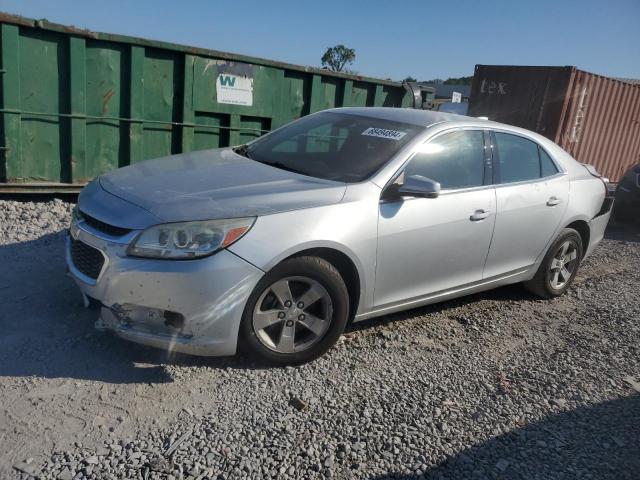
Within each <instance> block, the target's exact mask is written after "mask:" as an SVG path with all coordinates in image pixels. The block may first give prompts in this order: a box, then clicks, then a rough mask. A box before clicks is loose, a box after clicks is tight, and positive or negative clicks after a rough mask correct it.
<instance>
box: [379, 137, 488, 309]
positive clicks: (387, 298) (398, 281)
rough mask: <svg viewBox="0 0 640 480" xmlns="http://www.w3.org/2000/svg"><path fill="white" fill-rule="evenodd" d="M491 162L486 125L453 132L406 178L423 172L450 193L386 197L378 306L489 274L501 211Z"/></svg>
mask: <svg viewBox="0 0 640 480" xmlns="http://www.w3.org/2000/svg"><path fill="white" fill-rule="evenodd" d="M486 160H487V159H486V157H485V149H484V140H483V132H482V131H481V130H456V131H453V132H446V133H444V134H441V135H439V136H438V137H436V138H434V139H432V140H431V141H429V142H428V143H426V144H424V145H423V146H421V147H420V148H419V149H418V151H417V152H416V153H415V154H414V156H413V157H412V158H411V160H410V161H409V163H408V164H407V166H406V168H405V169H404V171H403V172H402V174H401V175H400V176H399V177H398V178H399V180H398V182H402V181H403V179H404V178H407V177H408V176H411V175H422V176H424V177H427V178H431V179H432V180H436V181H438V182H440V184H441V187H442V192H441V193H440V195H439V196H438V197H437V198H415V197H411V198H409V197H404V198H401V199H395V200H382V201H381V203H380V211H379V223H378V254H377V268H376V286H375V298H374V303H375V306H376V308H383V307H387V306H393V305H396V304H402V303H405V302H410V301H412V300H418V299H420V297H424V296H428V295H429V294H433V293H436V292H441V291H445V290H450V289H453V288H455V287H459V286H463V285H467V284H470V283H473V282H477V281H480V280H481V279H482V270H483V267H484V263H485V260H486V257H487V252H488V250H489V244H490V242H491V234H492V231H493V223H494V220H495V212H496V199H495V191H494V188H493V187H492V186H490V185H486V183H490V181H489V182H485V177H486V176H487V175H485V171H488V169H487V168H486ZM383 198H384V194H383Z"/></svg>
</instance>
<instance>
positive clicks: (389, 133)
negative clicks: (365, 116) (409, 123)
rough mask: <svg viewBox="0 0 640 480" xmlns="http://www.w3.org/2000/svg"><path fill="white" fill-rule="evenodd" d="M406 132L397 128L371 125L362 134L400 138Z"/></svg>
mask: <svg viewBox="0 0 640 480" xmlns="http://www.w3.org/2000/svg"><path fill="white" fill-rule="evenodd" d="M406 134H407V132H398V131H397V130H387V129H386V128H376V127H369V128H367V129H366V130H365V131H364V132H362V135H366V136H368V137H380V138H388V139H389V140H400V139H401V138H402V137H404V136H405V135H406Z"/></svg>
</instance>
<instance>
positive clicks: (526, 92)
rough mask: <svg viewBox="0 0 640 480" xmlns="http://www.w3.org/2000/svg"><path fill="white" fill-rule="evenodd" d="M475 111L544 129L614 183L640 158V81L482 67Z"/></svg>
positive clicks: (564, 70)
mask: <svg viewBox="0 0 640 480" xmlns="http://www.w3.org/2000/svg"><path fill="white" fill-rule="evenodd" d="M469 115H471V116H486V117H489V119H491V120H495V121H498V122H503V123H508V124H511V125H517V126H519V127H523V128H527V129H529V130H532V131H534V132H538V133H540V134H542V135H544V136H545V137H547V138H549V139H551V140H553V141H555V142H556V143H557V144H558V145H560V146H561V147H562V148H564V149H565V150H566V151H567V152H569V153H570V154H571V155H572V156H573V157H574V158H575V159H576V160H578V161H580V162H584V163H589V164H592V165H594V166H595V167H596V168H597V169H598V171H599V172H601V173H602V174H603V175H605V176H607V177H609V178H610V179H611V180H612V181H618V180H619V179H620V177H621V176H622V175H623V174H624V172H625V171H626V170H627V169H629V167H631V166H632V165H634V164H635V163H638V162H640V85H634V84H632V83H629V82H625V81H621V80H616V79H612V78H607V77H603V76H600V75H594V74H592V73H588V72H584V71H582V70H578V69H577V68H575V67H520V66H503V65H476V68H475V73H474V77H473V84H472V86H471V98H470V101H469Z"/></svg>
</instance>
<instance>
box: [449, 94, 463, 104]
mask: <svg viewBox="0 0 640 480" xmlns="http://www.w3.org/2000/svg"><path fill="white" fill-rule="evenodd" d="M451 103H462V93H460V92H453V93H452V94H451Z"/></svg>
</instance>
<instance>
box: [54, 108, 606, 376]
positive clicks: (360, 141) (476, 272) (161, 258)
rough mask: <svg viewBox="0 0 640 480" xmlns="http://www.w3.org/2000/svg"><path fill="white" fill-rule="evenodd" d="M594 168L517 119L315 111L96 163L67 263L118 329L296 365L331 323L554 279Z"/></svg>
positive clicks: (329, 333)
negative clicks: (172, 152) (231, 141)
mask: <svg viewBox="0 0 640 480" xmlns="http://www.w3.org/2000/svg"><path fill="white" fill-rule="evenodd" d="M606 183H607V182H606V180H605V179H603V178H601V177H600V176H599V175H598V174H597V172H596V171H595V170H594V169H593V168H591V167H589V166H585V165H582V164H580V163H578V162H576V161H575V160H574V159H573V158H572V157H571V156H570V155H568V154H567V153H566V152H565V151H563V150H562V149H561V148H559V147H558V146H557V145H555V144H554V143H553V142H551V141H549V140H547V139H546V138H544V137H542V136H540V135H537V134H534V133H532V132H529V131H527V130H523V129H520V128H515V127H511V126H508V125H503V124H499V123H493V122H489V121H487V120H480V119H474V118H469V117H464V116H459V115H451V114H443V113H438V112H426V111H418V110H409V109H393V108H344V109H334V110H327V111H323V112H319V113H316V114H313V115H309V116H307V117H304V118H302V119H300V120H297V121H295V122H293V123H291V124H289V125H286V126H284V127H282V128H280V129H278V130H275V131H273V132H271V133H269V134H268V135H265V136H263V137H261V138H259V139H257V140H255V141H253V142H251V143H249V144H247V145H242V146H239V147H236V148H223V149H218V150H208V151H200V152H192V153H186V154H182V155H176V156H171V157H166V158H162V159H157V160H150V161H146V162H141V163H138V164H135V165H131V166H129V167H125V168H121V169H119V170H116V171H113V172H110V173H107V174H105V175H102V176H100V177H99V178H97V179H95V180H94V181H92V182H91V183H90V184H89V185H87V187H85V189H84V190H83V191H82V193H81V195H80V198H79V202H78V206H77V209H76V211H75V213H74V218H73V221H72V224H71V227H70V236H69V239H68V247H67V264H68V267H69V270H70V272H71V274H72V276H73V277H74V279H75V281H76V283H77V284H78V286H79V287H80V290H81V292H82V294H83V296H84V298H85V300H86V301H87V304H89V303H94V304H98V305H99V306H100V308H101V313H100V319H99V320H98V322H97V326H99V327H101V328H106V329H110V330H113V331H115V332H116V333H117V334H118V335H120V336H122V337H124V338H126V339H129V340H132V341H135V342H139V343H143V344H147V345H152V346H156V347H161V348H166V349H169V350H172V351H179V352H186V353H191V354H197V355H232V354H234V353H236V351H237V349H238V348H242V349H243V350H244V351H246V352H247V353H248V354H250V355H252V356H254V357H257V358H258V359H260V360H262V361H265V362H269V363H275V364H281V365H282V364H296V363H302V362H306V361H309V360H312V359H313V358H316V357H317V356H319V355H321V354H322V353H324V352H325V351H327V350H328V349H329V348H330V347H331V346H332V345H333V344H334V343H335V342H336V340H337V339H338V337H339V336H340V334H341V333H342V332H343V330H344V328H345V326H346V325H347V323H348V322H352V321H354V322H357V321H359V320H364V319H367V318H371V317H376V316H380V315H385V314H388V313H392V312H397V311H400V310H405V309H409V308H414V307H418V306H421V305H426V304H429V303H434V302H440V301H443V300H447V299H451V298H454V297H460V296H462V295H468V294H470V293H474V292H479V291H482V290H487V289H491V288H495V287H498V286H501V285H505V284H510V283H516V282H524V284H525V286H527V288H529V289H530V290H531V291H532V292H535V293H536V294H537V295H540V296H541V297H544V298H551V297H555V296H558V295H562V294H563V293H564V292H565V291H566V290H567V288H569V286H570V285H571V282H572V281H573V279H574V278H575V276H576V272H577V270H578V267H579V265H580V263H581V262H582V261H583V260H584V259H585V258H586V257H587V256H588V255H589V254H590V253H591V251H592V250H593V248H594V247H595V246H596V245H597V244H598V242H599V241H600V240H601V239H602V237H603V234H604V230H605V227H606V225H607V222H608V220H609V215H610V211H611V203H612V199H611V198H610V197H609V196H608V195H607V184H606Z"/></svg>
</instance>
